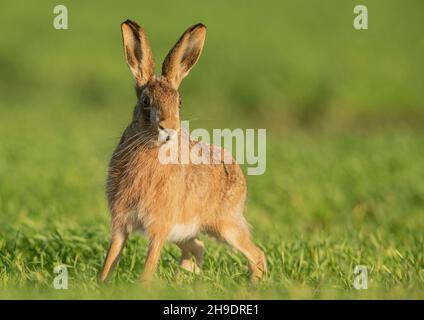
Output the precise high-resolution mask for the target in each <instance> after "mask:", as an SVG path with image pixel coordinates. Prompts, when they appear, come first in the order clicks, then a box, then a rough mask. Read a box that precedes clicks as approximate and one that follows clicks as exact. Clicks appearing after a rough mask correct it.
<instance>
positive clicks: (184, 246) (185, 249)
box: [177, 238, 205, 274]
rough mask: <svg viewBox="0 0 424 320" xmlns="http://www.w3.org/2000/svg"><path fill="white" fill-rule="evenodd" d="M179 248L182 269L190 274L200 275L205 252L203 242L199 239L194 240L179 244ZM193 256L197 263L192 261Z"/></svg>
mask: <svg viewBox="0 0 424 320" xmlns="http://www.w3.org/2000/svg"><path fill="white" fill-rule="evenodd" d="M177 246H178V247H179V248H180V249H181V260H180V267H181V268H183V269H184V270H187V271H189V272H194V273H196V274H198V273H200V266H201V265H202V262H203V255H204V251H205V249H204V244H203V242H202V241H200V240H199V239H197V238H192V239H190V240H186V241H183V242H178V243H177ZM193 256H194V259H195V261H193V260H192V259H191V258H192V257H193Z"/></svg>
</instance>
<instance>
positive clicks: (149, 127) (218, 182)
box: [100, 21, 266, 281]
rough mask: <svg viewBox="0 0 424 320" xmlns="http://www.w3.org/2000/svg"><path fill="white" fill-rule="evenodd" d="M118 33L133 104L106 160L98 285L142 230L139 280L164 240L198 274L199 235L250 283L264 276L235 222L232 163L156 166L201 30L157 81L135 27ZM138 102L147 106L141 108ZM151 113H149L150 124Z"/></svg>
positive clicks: (239, 203)
mask: <svg viewBox="0 0 424 320" xmlns="http://www.w3.org/2000/svg"><path fill="white" fill-rule="evenodd" d="M135 30H136V31H137V32H138V33H139V36H137V35H136V34H135V33H134V31H135ZM122 32H123V38H124V48H125V53H126V58H127V63H128V65H129V67H130V70H131V71H132V73H133V75H134V78H135V80H136V92H137V94H138V98H139V99H138V102H137V105H136V107H135V110H134V116H133V121H132V122H131V123H130V125H129V126H128V127H127V129H126V130H125V132H124V134H123V136H122V138H121V141H120V143H119V145H118V146H117V148H116V150H115V152H114V154H113V156H112V159H111V161H110V166H109V176H108V181H107V197H108V203H109V209H110V212H111V214H112V223H111V229H112V230H111V233H112V236H111V245H110V248H109V251H108V254H107V257H106V260H105V263H104V267H103V271H102V273H101V275H100V279H101V280H102V281H104V280H106V278H107V277H108V275H109V274H110V272H111V270H112V269H113V268H114V266H115V265H116V262H117V260H118V258H119V255H120V253H121V251H122V248H123V246H124V244H125V241H126V239H127V238H128V236H129V234H130V233H132V232H134V231H136V230H142V231H143V232H144V233H145V234H146V235H147V237H148V238H149V250H148V255H147V260H146V266H145V271H144V273H143V276H142V279H143V280H149V279H150V278H151V277H152V275H153V273H154V272H155V269H156V266H157V263H158V259H159V255H160V251H161V249H162V247H163V245H164V243H165V242H166V241H167V240H171V241H173V242H175V243H176V244H177V245H178V246H179V247H180V249H181V251H182V256H181V261H180V265H181V267H182V268H184V269H186V270H189V271H192V272H198V271H199V267H200V265H201V262H202V259H203V252H204V249H203V243H202V242H201V241H200V240H198V239H197V235H198V234H199V233H200V232H205V233H208V234H210V235H212V236H214V237H216V238H218V239H220V240H223V241H225V242H226V243H228V244H230V245H231V246H233V247H234V248H236V249H237V250H239V251H241V252H242V253H243V254H244V255H245V256H246V257H247V259H248V260H249V266H250V269H251V272H252V279H253V280H256V279H259V278H260V277H262V274H263V272H265V271H266V261H265V256H264V254H263V252H262V251H261V250H260V249H259V248H258V247H256V246H255V245H254V244H253V243H252V241H251V239H250V232H249V228H248V224H247V222H246V220H245V218H244V217H243V210H244V205H245V199H246V182H245V179H244V176H243V173H242V171H241V169H240V167H239V165H238V164H236V163H235V161H234V160H233V163H231V164H224V163H220V164H209V165H207V164H198V165H196V164H161V163H160V162H159V160H158V152H159V146H160V145H161V144H162V143H163V142H159V139H158V136H159V133H158V132H159V131H160V128H162V129H173V130H176V131H177V132H179V131H180V126H179V123H180V119H179V103H180V98H179V94H178V91H177V90H178V87H179V84H180V82H181V80H182V79H183V78H184V76H185V75H187V74H188V72H189V71H190V69H191V68H192V67H193V66H194V64H195V63H196V62H197V60H198V58H199V56H200V53H201V51H202V48H203V44H204V40H205V36H206V28H205V27H204V26H203V25H202V24H197V25H195V26H193V27H191V28H189V29H188V30H187V31H186V32H185V33H184V34H183V35H182V37H181V38H180V39H179V40H178V42H177V44H176V45H175V46H174V48H173V49H171V51H170V53H169V54H168V56H167V58H166V59H165V62H164V65H163V69H162V70H163V74H162V76H161V77H159V78H155V77H154V74H153V73H152V72H153V70H154V67H153V58H152V57H151V49H150V46H149V45H148V40H147V37H146V35H145V34H144V31H143V30H142V29H141V27H139V26H138V25H137V24H135V23H134V22H131V21H126V22H124V23H123V25H122ZM138 50H141V52H138ZM127 51H128V52H127ZM134 59H138V60H137V61H135V60H134ZM145 101H148V102H149V103H148V106H147V107H146V105H144V104H145ZM152 110H154V111H155V113H153V114H154V115H156V118H155V119H153V122H152V119H151V112H152ZM177 139H179V142H180V143H182V142H186V143H188V144H189V145H190V148H193V147H194V146H195V145H196V144H197V142H196V141H191V140H190V138H189V136H187V135H184V134H182V135H181V136H178V138H177ZM212 148H215V147H213V146H211V150H212ZM222 152H224V151H222ZM181 156H182V155H181V154H179V157H181ZM192 257H194V259H195V261H194V262H193V261H192V260H191V258H192Z"/></svg>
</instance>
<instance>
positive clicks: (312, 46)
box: [0, 0, 424, 299]
mask: <svg viewBox="0 0 424 320" xmlns="http://www.w3.org/2000/svg"><path fill="white" fill-rule="evenodd" d="M164 3H166V5H164V4H163V3H162V4H152V2H147V1H121V2H119V4H118V3H114V4H112V3H100V2H99V3H98V4H97V5H96V4H94V3H92V2H84V3H83V2H75V1H62V2H61V4H64V5H67V7H68V10H69V30H55V29H54V28H53V26H52V21H53V17H54V15H53V7H54V6H55V5H56V4H57V3H56V2H55V1H43V2H39V3H37V4H36V3H35V2H34V3H27V2H24V1H22V0H18V1H14V2H9V4H8V5H7V6H6V5H4V6H2V9H1V12H0V27H1V29H2V30H3V31H2V37H1V38H0V298H3V299H7V298H36V299H37V298H136V299H146V298H150V299H156V298H201V299H205V298H239V299H244V298H246V299H255V298H256V299H261V298H268V299H280V298H284V299H286V298H319V299H322V298H337V299H340V298H354V299H356V298H359V299H363V298H375V299H384V298H395V299H405V298H412V299H423V298H424V232H423V231H424V130H423V129H424V90H423V88H424V81H423V73H422V70H424V60H423V59H422V57H423V56H424V38H423V37H422V30H424V10H423V9H424V3H423V2H422V1H420V0H415V1H413V0H408V1H377V0H375V1H367V0H363V1H361V3H362V4H365V5H367V6H368V9H369V19H370V20H369V30H366V31H356V30H354V29H353V27H352V21H353V17H354V15H353V7H354V6H355V5H356V4H358V3H357V2H355V1H337V0H332V1H306V0H302V1H264V2H263V3H261V5H259V2H253V1H232V2H231V4H230V3H229V1H213V2H212V1H209V2H202V1H194V0H192V1H179V2H178V3H177V2H175V1H173V2H171V1H168V2H164ZM127 18H131V19H134V20H136V21H138V22H139V23H140V24H141V25H143V26H144V28H145V29H146V32H147V34H148V35H149V37H150V41H151V43H152V47H153V52H154V55H155V57H156V64H157V70H158V72H159V70H160V65H161V62H162V59H163V58H164V56H165V55H166V53H167V51H168V50H169V48H170V47H171V46H172V45H173V44H174V43H175V41H176V40H177V38H178V37H179V36H180V34H181V33H182V32H183V30H184V29H185V28H187V27H188V26H189V25H191V24H194V23H196V22H200V21H201V22H203V23H204V24H206V26H207V27H208V36H207V40H206V46H205V49H204V53H203V55H202V57H201V58H200V60H199V63H198V64H197V66H196V67H195V68H194V69H193V71H192V72H191V73H190V75H189V76H188V77H187V78H186V79H185V81H184V82H183V85H182V87H181V94H182V97H183V107H182V118H183V119H188V120H190V121H191V122H190V127H191V128H196V127H205V128H208V129H211V128H266V129H267V170H266V173H265V174H264V175H261V176H248V177H247V180H248V190H249V196H248V206H247V212H246V216H247V219H248V221H249V222H250V223H251V224H252V226H253V236H254V240H255V242H256V243H258V244H259V245H260V246H261V248H263V250H264V251H265V253H266V255H267V260H268V265H269V274H268V275H267V277H266V278H265V279H264V281H262V282H261V283H259V284H258V285H257V286H252V285H251V284H250V282H249V274H248V270H247V267H246V261H245V259H244V258H243V257H242V256H241V255H240V254H238V253H236V252H233V251H232V250H230V249H229V248H228V247H225V246H222V245H220V244H217V243H216V242H215V241H214V240H210V239H208V238H207V237H204V238H203V239H204V241H205V244H206V255H205V263H204V266H203V271H202V273H201V274H200V275H191V274H187V273H184V272H182V273H181V271H179V268H178V259H179V251H178V249H177V248H176V247H175V246H173V245H171V244H169V245H167V246H166V247H165V250H164V251H163V253H162V256H161V260H160V266H159V270H158V274H157V277H156V279H155V281H154V283H153V284H152V285H151V286H150V287H147V288H146V287H143V286H141V285H138V277H139V274H140V273H141V271H142V269H143V266H144V258H145V255H146V251H147V245H146V239H145V238H144V237H143V236H141V235H133V236H132V237H131V239H130V241H129V242H128V244H127V246H126V248H125V250H124V252H123V256H122V258H121V261H120V264H119V266H118V268H117V270H116V272H115V274H114V277H113V279H112V280H111V282H110V283H108V284H106V285H101V286H100V285H98V283H97V281H96V278H97V275H98V272H99V269H100V268H101V266H102V263H103V258H104V256H105V254H106V249H107V247H108V241H109V213H108V211H107V206H106V198H105V192H104V187H105V179H106V173H107V164H108V161H109V158H110V156H111V153H112V151H113V148H114V147H115V145H116V144H117V143H118V141H119V138H120V135H121V133H122V131H123V129H124V128H125V125H126V124H127V123H128V121H129V120H130V117H131V112H132V109H133V106H134V104H135V96H134V92H133V88H132V80H131V75H130V72H129V71H128V69H127V67H126V64H125V61H124V55H123V52H122V42H121V35H120V28H119V25H120V23H121V22H122V21H124V20H125V19H127ZM244 169H246V167H244ZM59 264H65V265H67V266H68V269H69V289H68V290H55V289H54V288H53V285H52V282H53V279H54V277H55V276H56V274H55V273H54V272H53V269H54V267H55V266H57V265H59ZM357 265H365V266H367V268H368V273H369V274H368V276H369V281H368V290H356V289H354V286H353V283H354V273H353V270H354V268H355V266H357ZM177 273H179V276H177Z"/></svg>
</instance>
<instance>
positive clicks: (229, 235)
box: [218, 218, 267, 282]
mask: <svg viewBox="0 0 424 320" xmlns="http://www.w3.org/2000/svg"><path fill="white" fill-rule="evenodd" d="M218 235H219V237H220V238H222V239H224V240H225V242H227V243H228V244H229V245H230V246H232V247H233V248H235V249H237V250H238V251H240V252H241V253H242V254H243V255H244V256H245V257H246V258H247V260H248V261H249V269H250V272H251V278H252V281H253V282H256V281H257V280H259V279H261V278H262V276H263V275H264V273H266V272H267V265H266V259H265V254H264V253H263V251H262V250H261V249H259V248H258V247H257V246H256V245H255V244H254V243H253V242H252V240H251V235H250V232H249V228H248V226H247V223H246V221H245V220H244V218H242V219H241V221H237V222H235V221H231V222H228V221H226V222H225V223H222V224H221V226H220V229H219V230H218Z"/></svg>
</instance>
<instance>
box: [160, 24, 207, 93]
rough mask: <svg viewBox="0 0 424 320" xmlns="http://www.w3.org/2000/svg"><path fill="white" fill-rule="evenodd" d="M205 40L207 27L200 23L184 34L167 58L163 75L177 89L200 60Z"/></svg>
mask: <svg viewBox="0 0 424 320" xmlns="http://www.w3.org/2000/svg"><path fill="white" fill-rule="evenodd" d="M205 38H206V27H205V26H204V25H203V24H201V23H198V24H196V25H194V26H192V27H190V28H188V29H187V30H186V32H184V33H183V35H182V36H181V38H180V39H179V40H178V41H177V43H176V44H175V46H174V47H173V48H172V49H171V51H169V53H168V55H167V56H166V58H165V61H164V62H163V65H162V75H163V76H164V77H165V78H166V79H167V80H168V81H169V82H170V84H171V85H172V87H174V88H175V89H178V87H179V86H180V83H181V81H182V80H183V78H184V77H185V76H186V75H187V74H188V73H189V72H190V70H191V68H193V66H194V65H195V64H196V62H197V60H198V59H199V57H200V54H201V53H202V49H203V44H204V43H205Z"/></svg>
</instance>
